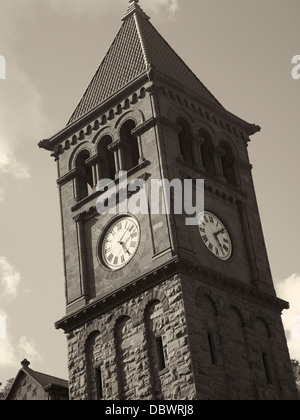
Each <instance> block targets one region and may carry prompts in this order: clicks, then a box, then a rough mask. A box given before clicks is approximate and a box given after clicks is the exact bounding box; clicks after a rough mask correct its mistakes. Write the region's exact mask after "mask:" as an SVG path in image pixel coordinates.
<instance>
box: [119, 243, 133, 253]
mask: <svg viewBox="0 0 300 420" xmlns="http://www.w3.org/2000/svg"><path fill="white" fill-rule="evenodd" d="M120 245H121V247H122V248H123V249H124V251H125V252H126V253H127V254H128V255H131V254H130V252H129V251H128V249H127V247H126V246H125V244H124V242H120Z"/></svg>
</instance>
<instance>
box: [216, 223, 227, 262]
mask: <svg viewBox="0 0 300 420" xmlns="http://www.w3.org/2000/svg"><path fill="white" fill-rule="evenodd" d="M224 231H225V228H223V229H221V230H219V232H216V233H214V238H215V239H216V241H217V242H218V244H219V248H220V250H221V251H222V254H223V255H224V251H223V247H222V244H221V242H220V240H219V238H218V236H219V235H220V234H221V233H223V232H224Z"/></svg>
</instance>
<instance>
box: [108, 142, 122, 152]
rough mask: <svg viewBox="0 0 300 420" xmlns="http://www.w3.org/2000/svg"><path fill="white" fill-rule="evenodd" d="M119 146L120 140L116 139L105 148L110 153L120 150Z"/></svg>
mask: <svg viewBox="0 0 300 420" xmlns="http://www.w3.org/2000/svg"><path fill="white" fill-rule="evenodd" d="M121 144H122V140H121V139H118V140H116V141H114V142H113V143H111V144H109V145H108V146H107V148H108V150H109V151H110V152H116V151H117V150H118V149H120V147H121Z"/></svg>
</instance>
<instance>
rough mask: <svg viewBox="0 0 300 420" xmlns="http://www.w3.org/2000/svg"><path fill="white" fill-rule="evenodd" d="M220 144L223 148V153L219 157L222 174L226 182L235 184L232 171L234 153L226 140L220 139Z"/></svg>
mask: <svg viewBox="0 0 300 420" xmlns="http://www.w3.org/2000/svg"><path fill="white" fill-rule="evenodd" d="M220 146H221V147H222V149H223V150H224V152H225V153H224V155H223V156H222V158H221V161H222V168H223V174H224V177H225V178H226V180H227V182H228V184H231V185H236V179H235V171H234V166H235V163H234V155H233V152H232V149H231V147H230V146H229V144H228V143H227V142H226V141H221V143H220Z"/></svg>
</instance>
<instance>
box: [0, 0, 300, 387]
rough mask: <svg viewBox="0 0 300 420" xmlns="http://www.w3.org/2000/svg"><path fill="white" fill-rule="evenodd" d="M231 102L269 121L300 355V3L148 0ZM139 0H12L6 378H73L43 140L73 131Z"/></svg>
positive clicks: (265, 137)
mask: <svg viewBox="0 0 300 420" xmlns="http://www.w3.org/2000/svg"><path fill="white" fill-rule="evenodd" d="M140 5H141V7H142V8H143V9H144V10H145V11H146V12H147V13H148V14H149V15H150V16H151V22H152V23H153V24H154V26H155V27H156V28H157V29H158V31H159V32H160V33H161V34H162V35H163V36H164V37H165V39H166V40H167V41H168V42H169V43H170V45H171V46H172V47H173V48H174V49H175V51H176V52H177V53H178V54H179V55H180V56H181V58H182V59H183V60H184V61H185V62H186V64H187V65H188V66H189V67H190V68H191V69H192V70H193V72H194V73H195V74H196V75H197V76H198V77H199V78H200V80H201V81H202V82H203V83H204V84H205V85H206V86H207V88H208V89H209V90H211V92H212V93H213V94H214V95H215V96H216V97H217V99H218V100H219V101H220V102H221V104H222V105H223V106H224V107H225V108H226V109H228V110H229V111H231V112H232V113H234V114H236V115H238V116H239V117H241V118H243V119H245V120H247V121H248V122H250V123H255V124H258V125H260V126H261V127H262V131H261V133H259V134H257V135H255V136H254V137H253V140H252V142H251V143H250V145H249V154H250V160H251V163H252V164H253V166H254V169H253V175H254V181H255V186H256V192H257V198H258V204H259V208H260V213H261V218H262V224H263V228H264V233H265V240H266V245H267V249H268V254H269V259H270V264H271V269H272V273H273V277H274V281H275V285H276V289H277V291H278V295H279V296H280V297H281V298H283V299H285V300H288V301H289V302H290V303H291V309H290V311H288V312H286V313H285V314H284V326H285V329H286V333H287V338H288V344H289V348H290V352H291V356H292V357H294V358H298V359H300V258H299V246H300V228H299V226H300V223H299V208H300V197H299V178H300V165H299V156H300V112H299V111H300V80H294V79H293V78H292V76H291V72H292V67H293V65H292V58H293V57H294V56H295V55H300V43H299V40H300V26H299V23H298V21H297V20H298V18H299V16H300V2H299V0H285V1H283V0H251V1H250V0H247V1H246V0H140ZM127 7H128V1H127V0H43V1H40V0H0V55H2V56H4V57H5V59H6V67H7V68H6V73H7V78H6V80H0V327H1V320H3V319H4V318H5V320H6V331H5V332H6V334H5V337H4V336H3V335H1V334H0V382H3V383H5V381H6V379H8V378H10V377H13V376H15V375H16V373H17V371H18V369H19V368H20V361H21V360H22V359H24V357H26V358H28V359H29V360H30V361H31V367H32V368H33V369H35V370H38V371H42V372H45V373H48V374H52V375H56V376H60V377H63V378H67V352H66V339H65V336H64V334H63V332H61V331H56V330H55V329H54V322H55V321H57V320H58V319H60V318H61V317H62V316H63V315H64V314H65V298H64V277H63V261H62V245H61V231H60V213H59V211H60V209H59V201H58V191H57V187H56V177H57V174H56V166H55V164H54V162H53V160H52V158H50V156H49V154H48V153H47V152H45V151H44V150H40V149H38V147H37V143H38V141H39V140H41V139H43V138H48V137H50V136H51V135H53V134H54V133H55V132H56V131H58V130H60V129H61V128H63V127H64V125H65V124H66V122H67V120H68V119H69V117H70V115H71V114H72V112H73V110H74V109H75V107H76V105H77V103H78V101H79V99H80V98H81V96H82V94H83V93H84V91H85V88H86V87H87V85H88V83H89V82H90V79H91V77H92V76H93V75H94V73H95V71H96V69H97V67H98V65H99V64H100V62H101V60H102V58H103V56H104V55H105V53H106V51H107V50H108V48H109V46H110V44H111V42H112V41H113V39H114V37H115V35H116V33H117V31H118V30H119V28H120V25H121V18H122V17H123V16H124V14H125V11H126V10H127Z"/></svg>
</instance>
